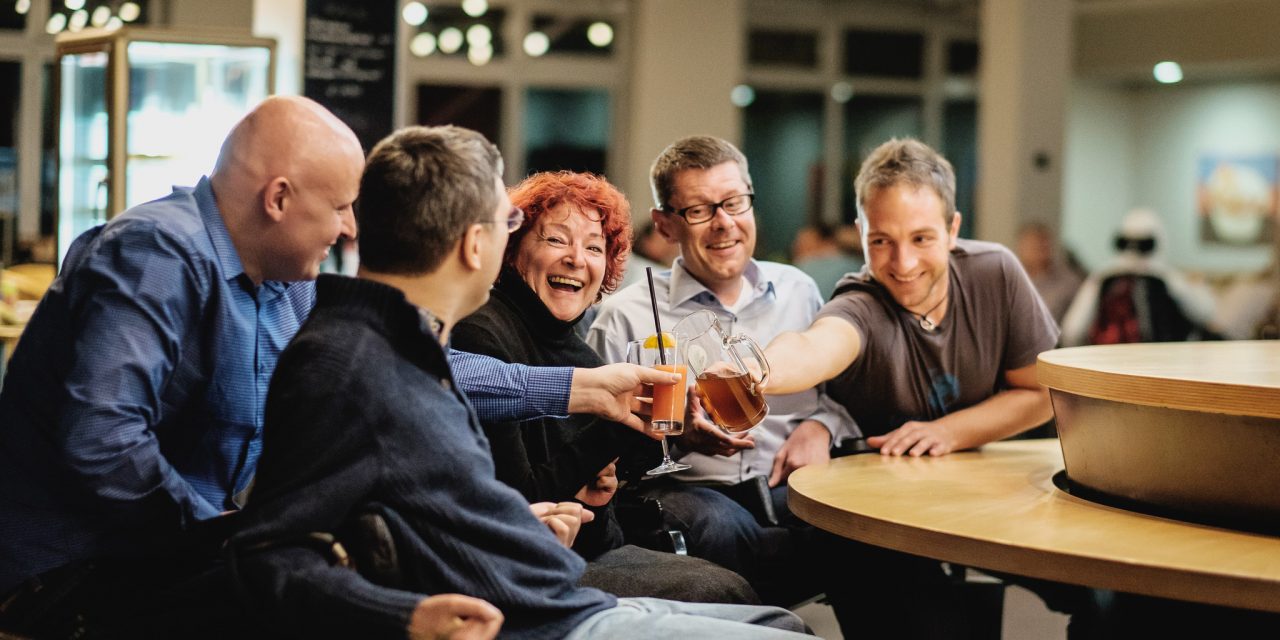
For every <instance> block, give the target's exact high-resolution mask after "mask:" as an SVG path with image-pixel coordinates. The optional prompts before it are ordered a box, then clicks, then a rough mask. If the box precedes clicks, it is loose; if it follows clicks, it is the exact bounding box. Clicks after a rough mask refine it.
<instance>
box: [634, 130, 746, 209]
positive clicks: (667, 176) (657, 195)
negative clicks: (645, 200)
mask: <svg viewBox="0 0 1280 640" xmlns="http://www.w3.org/2000/svg"><path fill="white" fill-rule="evenodd" d="M726 162H735V163H737V164H738V172H739V173H741V174H742V181H743V182H744V183H746V185H747V189H751V174H750V173H749V172H748V171H747V157H746V156H744V155H742V152H741V151H739V150H738V148H737V147H735V146H733V144H732V143H730V142H729V141H728V140H724V139H722V138H716V137H714V136H689V137H687V138H681V139H679V140H676V141H675V142H672V143H671V144H670V145H669V146H668V147H667V148H666V149H663V150H662V153H660V154H658V159H657V160H654V161H653V167H651V168H650V169H649V186H650V188H652V189H653V202H654V205H653V206H654V207H655V208H657V209H658V210H660V211H669V210H670V207H669V204H668V203H669V202H670V201H671V192H672V190H673V189H674V185H675V181H676V174H678V173H680V172H681V171H684V170H686V169H710V168H712V167H718V166H720V165H722V164H724V163H726Z"/></svg>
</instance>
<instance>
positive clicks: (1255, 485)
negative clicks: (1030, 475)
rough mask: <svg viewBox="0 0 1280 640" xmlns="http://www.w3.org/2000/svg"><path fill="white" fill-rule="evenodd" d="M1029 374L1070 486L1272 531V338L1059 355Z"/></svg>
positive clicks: (1276, 448)
mask: <svg viewBox="0 0 1280 640" xmlns="http://www.w3.org/2000/svg"><path fill="white" fill-rule="evenodd" d="M1036 374H1037V376H1038V378H1039V380H1040V384H1043V385H1044V386H1046V387H1048V388H1049V390H1050V392H1051V394H1052V396H1053V410H1054V413H1055V414H1056V416H1057V419H1058V436H1059V437H1060V438H1061V439H1062V452H1063V459H1064V461H1065V464H1066V468H1067V474H1068V475H1069V476H1071V480H1072V482H1073V483H1075V485H1076V486H1079V487H1084V488H1087V489H1091V490H1094V491H1098V492H1101V493H1103V494H1106V495H1108V496H1111V497H1114V498H1118V499H1120V500H1123V501H1129V502H1130V503H1132V504H1134V505H1141V509H1147V508H1154V509H1155V511H1154V512H1156V513H1162V514H1164V515H1172V516H1176V517H1179V518H1181V519H1186V520H1192V521H1204V522H1210V523H1214V524H1220V525H1226V526H1229V527H1233V528H1241V529H1250V530H1255V531H1264V532H1267V533H1273V534H1280V342H1276V341H1262V342H1185V343H1174V344H1122V345H1100V346H1093V347H1074V348H1070V349H1056V350H1053V351H1046V352H1044V353H1042V354H1040V358H1039V362H1038V364H1037V366H1036Z"/></svg>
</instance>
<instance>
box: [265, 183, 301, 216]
mask: <svg viewBox="0 0 1280 640" xmlns="http://www.w3.org/2000/svg"><path fill="white" fill-rule="evenodd" d="M292 197H293V185H291V184H289V179H288V178H285V177H284V176H277V177H275V178H272V179H271V182H268V183H267V186H266V188H264V189H263V190H262V208H263V210H264V211H266V212H267V217H269V218H271V220H272V221H274V222H280V221H281V220H284V210H285V207H287V206H288V205H289V204H290V203H289V200H290V198H292Z"/></svg>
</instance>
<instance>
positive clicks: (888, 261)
mask: <svg viewBox="0 0 1280 640" xmlns="http://www.w3.org/2000/svg"><path fill="white" fill-rule="evenodd" d="M945 209H946V205H945V204H943V201H942V198H940V197H939V196H938V194H937V193H935V192H934V191H933V190H932V189H930V188H928V187H916V186H914V185H911V184H909V183H897V184H894V185H891V186H888V187H883V188H880V189H876V190H874V191H872V192H871V193H870V194H869V195H868V197H867V198H866V200H865V201H864V202H863V212H864V214H865V217H864V218H862V219H860V220H859V222H858V226H859V227H860V228H861V231H862V242H863V247H864V250H865V251H866V254H867V263H868V265H869V267H870V269H871V275H872V276H873V277H875V279H876V281H878V282H880V283H881V284H882V285H884V287H885V288H886V289H888V290H889V293H890V295H892V296H893V299H894V300H896V301H897V303H898V304H900V305H902V306H903V307H904V308H905V309H907V310H908V311H912V312H915V313H921V314H923V313H926V312H928V311H929V310H930V309H931V308H933V307H934V306H936V305H938V304H939V303H940V302H942V300H943V299H944V298H945V297H946V295H947V282H948V281H947V273H948V269H949V268H950V264H951V262H950V253H951V249H953V248H954V247H955V244H956V234H957V232H958V231H959V230H960V214H959V213H957V214H955V216H954V217H953V218H952V221H951V228H950V229H948V228H947V223H946V221H945V219H944V217H943V213H944V212H945Z"/></svg>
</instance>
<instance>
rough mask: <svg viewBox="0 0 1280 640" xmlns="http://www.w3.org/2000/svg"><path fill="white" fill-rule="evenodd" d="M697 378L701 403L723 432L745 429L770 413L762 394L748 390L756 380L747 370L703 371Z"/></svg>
mask: <svg viewBox="0 0 1280 640" xmlns="http://www.w3.org/2000/svg"><path fill="white" fill-rule="evenodd" d="M697 380H698V390H699V391H700V392H701V393H702V404H703V405H704V406H705V407H706V409H707V411H708V412H709V413H711V420H712V421H714V422H715V423H716V424H718V425H720V426H721V427H723V428H724V430H725V431H746V430H747V429H750V428H751V427H754V426H756V425H757V424H759V423H760V421H761V420H763V419H764V417H765V416H766V415H768V414H769V405H767V404H765V402H764V396H763V395H761V394H757V393H753V392H752V391H751V390H752V388H753V387H754V386H755V382H754V381H752V379H751V374H749V373H729V372H723V373H712V372H706V373H703V374H702V375H700V376H698V378H697Z"/></svg>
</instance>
